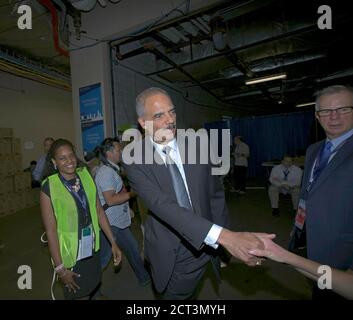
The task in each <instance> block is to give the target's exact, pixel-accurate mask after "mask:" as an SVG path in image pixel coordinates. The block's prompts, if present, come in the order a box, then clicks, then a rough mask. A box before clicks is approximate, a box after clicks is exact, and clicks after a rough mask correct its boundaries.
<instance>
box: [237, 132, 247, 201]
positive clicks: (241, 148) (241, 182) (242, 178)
mask: <svg viewBox="0 0 353 320" xmlns="http://www.w3.org/2000/svg"><path fill="white" fill-rule="evenodd" d="M249 155H250V149H249V146H248V145H247V144H246V143H245V142H244V141H243V139H242V137H241V136H236V137H234V189H235V192H237V193H239V194H245V188H246V171H247V168H248V158H249Z"/></svg>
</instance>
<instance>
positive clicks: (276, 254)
mask: <svg viewBox="0 0 353 320" xmlns="http://www.w3.org/2000/svg"><path fill="white" fill-rule="evenodd" d="M255 235H256V236H257V237H258V238H259V239H260V240H261V241H262V242H263V244H264V246H265V247H264V248H263V249H261V248H256V249H252V250H249V251H248V253H249V254H251V255H254V256H257V257H265V258H269V259H271V260H274V261H277V262H287V259H288V256H289V255H290V252H289V251H287V250H286V249H284V248H282V247H281V246H279V245H278V244H276V243H275V242H273V241H272V239H271V238H269V237H265V236H263V234H259V233H255Z"/></svg>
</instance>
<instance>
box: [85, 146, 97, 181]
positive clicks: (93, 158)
mask: <svg viewBox="0 0 353 320" xmlns="http://www.w3.org/2000/svg"><path fill="white" fill-rule="evenodd" d="M98 157H99V146H97V147H95V148H94V149H93V150H92V151H90V152H87V154H86V155H85V156H84V160H85V161H86V165H87V167H88V170H89V172H90V173H91V175H92V177H93V178H94V177H95V176H96V171H97V169H98V167H99V164H100V161H99V158H98Z"/></svg>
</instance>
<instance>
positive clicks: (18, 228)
mask: <svg viewBox="0 0 353 320" xmlns="http://www.w3.org/2000/svg"><path fill="white" fill-rule="evenodd" d="M227 200H228V204H229V211H230V222H231V227H232V228H233V230H236V231H245V230H246V231H260V232H269V233H276V234H277V242H278V243H279V244H281V245H283V246H286V243H287V240H288V235H289V232H290V229H291V225H292V220H293V216H292V211H291V207H290V201H286V200H285V201H283V199H282V202H281V204H280V209H281V216H280V217H277V218H275V217H272V215H271V209H270V206H269V202H268V199H267V196H266V193H265V190H264V189H259V190H248V191H247V193H246V194H245V195H243V196H237V195H236V194H235V193H228V194H227ZM281 205H282V206H281ZM39 210H40V209H39V207H34V208H31V209H27V210H23V211H20V212H18V213H16V214H13V215H9V216H5V217H3V218H0V239H1V240H2V242H3V243H4V245H5V248H3V249H0V299H41V300H42V299H44V300H45V299H51V295H50V285H51V279H52V268H51V263H50V258H49V254H48V248H47V247H45V246H43V244H42V243H41V242H40V239H39V238H40V235H41V234H42V232H43V229H42V224H41V218H40V211H39ZM135 220H136V221H134V223H133V231H134V233H135V234H136V236H137V237H138V239H139V240H141V232H140V228H139V224H138V217H137V218H135ZM166 258H167V257H166ZM21 265H28V266H30V267H31V270H32V289H30V290H20V289H19V288H18V286H17V282H18V279H19V277H20V276H21V274H19V273H18V268H19V267H20V266H21ZM222 277H223V282H222V284H221V285H219V286H218V285H217V284H215V282H214V280H213V276H212V272H210V270H208V271H207V273H206V276H205V279H204V281H203V282H202V285H201V288H200V294H199V297H198V299H199V300H216V299H225V300H259V299H265V300H283V299H285V300H287V299H296V300H297V299H310V291H311V290H310V284H309V281H308V280H307V279H306V278H305V277H304V276H302V275H300V274H299V273H298V272H296V271H295V270H293V269H291V268H290V267H288V266H286V265H282V264H278V263H275V262H271V261H266V262H265V263H264V264H263V265H262V266H261V267H256V268H249V267H247V266H245V265H243V264H242V263H240V262H239V261H237V260H236V259H232V261H231V263H230V264H229V265H228V266H227V267H226V268H223V269H222ZM102 292H103V294H104V295H105V296H107V297H108V298H110V299H118V300H153V299H155V296H154V294H153V291H152V289H151V287H143V288H142V287H139V285H138V283H137V280H136V278H135V276H134V274H133V272H132V270H131V268H130V265H129V264H128V262H127V260H126V259H124V260H123V265H122V269H121V271H120V272H119V273H118V274H115V273H113V266H112V264H110V265H109V266H108V268H107V269H106V270H105V271H104V273H103V285H102ZM54 293H55V296H56V298H57V299H62V292H61V288H60V285H56V286H55V289H54Z"/></svg>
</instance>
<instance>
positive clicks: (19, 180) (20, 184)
mask: <svg viewBox="0 0 353 320" xmlns="http://www.w3.org/2000/svg"><path fill="white" fill-rule="evenodd" d="M13 177H14V191H15V192H19V191H25V190H28V189H30V188H31V174H30V173H29V172H21V173H15V175H14V176H13Z"/></svg>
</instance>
